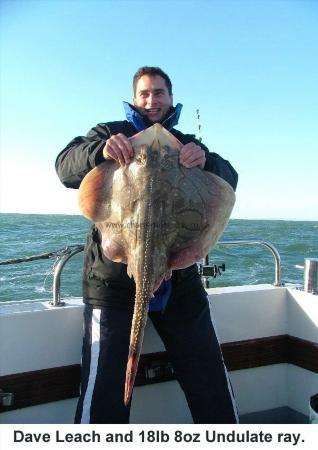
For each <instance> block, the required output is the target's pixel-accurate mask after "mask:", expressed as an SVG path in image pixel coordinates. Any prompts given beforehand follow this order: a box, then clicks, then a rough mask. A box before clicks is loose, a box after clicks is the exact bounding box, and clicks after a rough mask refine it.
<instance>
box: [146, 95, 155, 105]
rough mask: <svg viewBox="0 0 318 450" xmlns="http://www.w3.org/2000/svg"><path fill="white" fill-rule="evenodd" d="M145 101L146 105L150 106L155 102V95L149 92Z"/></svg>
mask: <svg viewBox="0 0 318 450" xmlns="http://www.w3.org/2000/svg"><path fill="white" fill-rule="evenodd" d="M147 103H148V105H150V106H152V105H154V104H155V103H156V97H155V95H154V94H152V93H150V94H149V95H148V97H147Z"/></svg>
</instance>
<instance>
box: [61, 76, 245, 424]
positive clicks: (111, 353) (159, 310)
mask: <svg viewBox="0 0 318 450" xmlns="http://www.w3.org/2000/svg"><path fill="white" fill-rule="evenodd" d="M133 86H134V97H133V103H134V106H132V105H130V104H128V103H125V104H124V106H125V110H126V116H127V120H125V121H117V122H108V123H101V124H98V125H97V126H96V127H95V128H93V129H92V130H90V131H89V133H88V134H87V136H86V137H83V136H80V137H77V138H75V139H73V140H72V141H71V142H70V143H69V144H68V145H67V146H66V148H65V149H64V150H63V151H62V152H61V153H60V154H59V155H58V157H57V160H56V170H57V173H58V175H59V177H60V180H61V181H62V183H63V184H64V185H65V186H66V187H70V188H78V187H79V185H80V183H81V181H82V179H83V178H84V176H85V175H86V174H87V173H88V172H89V171H90V170H91V169H92V168H94V167H95V166H97V165H98V164H100V163H101V162H103V161H104V160H105V159H113V160H115V161H117V162H118V163H119V164H121V165H122V166H123V165H125V164H129V163H130V161H131V160H132V158H133V149H132V146H131V144H130V141H129V140H128V138H129V137H131V136H133V135H134V134H136V133H137V132H139V131H142V130H144V129H146V128H147V127H149V126H151V125H152V124H153V123H157V122H159V123H161V124H162V125H163V126H164V127H165V128H167V129H168V130H169V131H170V132H171V133H172V134H173V135H174V136H175V137H177V138H178V139H179V141H180V142H181V143H182V144H183V147H182V149H181V150H180V164H182V165H184V166H185V167H188V168H190V167H200V168H201V169H202V170H208V171H210V172H213V173H215V174H217V175H219V176H220V177H222V178H223V179H225V180H226V181H227V182H228V183H229V184H231V186H232V187H233V188H234V189H235V188H236V184H237V174H236V172H235V170H234V169H233V168H232V166H231V165H230V163H229V162H227V161H225V160H224V159H222V158H221V157H220V156H219V155H217V154H215V153H209V151H208V149H207V148H206V147H205V146H204V145H202V144H201V143H199V142H198V141H197V140H196V139H195V138H194V136H192V135H186V134H183V133H181V132H180V131H178V130H176V129H175V128H174V126H175V125H176V124H177V123H178V118H179V115H180V112H181V107H182V105H180V104H177V105H176V107H173V97H172V84H171V81H170V78H169V77H168V76H167V75H166V74H165V73H164V72H163V71H162V70H161V69H159V68H157V67H142V68H141V69H139V70H138V71H137V73H136V74H135V76H134V80H133ZM134 296H135V283H134V281H133V280H131V279H130V278H129V277H128V275H127V270H126V265H125V264H121V263H114V262H112V261H110V260H108V259H107V258H106V257H105V256H104V255H103V252H102V249H101V237H100V234H99V231H98V230H97V228H96V227H95V226H94V225H93V226H92V227H91V229H90V231H89V234H88V237H87V243H86V248H85V261H84V274H83V299H84V303H85V310H84V324H85V333H84V339H83V356H82V382H81V395H80V399H79V402H78V406H77V411H76V417H75V422H76V423H128V422H129V413H130V404H129V405H128V406H125V405H124V401H123V399H124V384H125V374H126V364H127V358H128V348H129V337H130V328H131V319H132V314H133V305H134ZM149 317H150V318H151V320H152V322H153V324H154V326H155V328H156V330H157V331H158V333H159V335H160V337H161V339H162V340H163V342H164V345H165V347H166V349H167V352H168V354H169V357H170V360H171V362H172V365H173V368H174V371H175V374H176V377H177V379H178V381H179V383H180V385H181V387H182V389H183V391H184V393H185V396H186V399H187V402H188V405H189V408H190V411H191V414H192V417H193V421H194V422H195V423H236V422H237V413H236V407H235V403H234V400H233V394H232V390H231V387H230V383H229V379H228V376H227V372H226V368H225V366H224V363H223V358H222V354H221V350H220V346H219V343H218V340H217V338H216V335H215V331H214V328H213V325H212V322H211V317H210V312H209V305H208V300H207V295H206V293H205V291H204V289H203V286H202V283H201V280H200V277H199V274H198V270H197V267H196V265H192V266H191V267H189V268H186V269H182V270H175V271H173V274H172V277H171V279H170V280H168V281H164V282H163V283H162V285H161V286H160V288H159V289H158V290H157V291H156V293H155V297H154V298H153V299H151V301H150V306H149ZM154 407H155V405H154Z"/></svg>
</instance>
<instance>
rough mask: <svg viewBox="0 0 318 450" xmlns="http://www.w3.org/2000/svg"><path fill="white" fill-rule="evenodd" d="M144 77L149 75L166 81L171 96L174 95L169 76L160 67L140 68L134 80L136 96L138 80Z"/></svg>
mask: <svg viewBox="0 0 318 450" xmlns="http://www.w3.org/2000/svg"><path fill="white" fill-rule="evenodd" d="M143 75H149V76H151V77H154V76H156V75H159V76H160V77H161V78H163V79H164V80H165V82H166V85H167V88H168V92H169V95H172V83H171V80H170V78H169V77H168V75H167V74H166V73H165V72H164V71H163V70H161V69H160V67H149V66H144V67H140V69H138V70H137V72H136V73H135V75H134V78H133V87H134V94H136V87H137V83H138V80H139V78H141V77H142V76H143Z"/></svg>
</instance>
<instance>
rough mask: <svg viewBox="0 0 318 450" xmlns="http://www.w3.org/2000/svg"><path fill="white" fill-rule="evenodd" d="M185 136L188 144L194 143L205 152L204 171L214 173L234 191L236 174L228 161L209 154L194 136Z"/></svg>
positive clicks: (214, 154) (215, 154) (236, 179)
mask: <svg viewBox="0 0 318 450" xmlns="http://www.w3.org/2000/svg"><path fill="white" fill-rule="evenodd" d="M185 136H186V137H187V141H188V142H194V143H195V144H197V145H199V146H200V147H201V148H202V149H203V150H204V151H205V157H206V161H205V166H204V170H207V171H208V172H211V173H215V175H218V176H219V177H220V178H223V180H225V181H227V182H228V183H229V184H230V185H231V186H232V188H233V189H234V191H235V190H236V186H237V182H238V173H237V172H236V170H235V169H234V168H233V167H232V165H231V164H230V163H229V161H227V160H226V159H223V158H222V157H221V156H220V155H218V154H217V153H212V152H210V151H209V149H208V148H207V147H206V146H205V145H204V144H202V142H200V141H198V140H197V139H196V138H195V136H194V135H192V134H188V135H185ZM184 143H187V142H184Z"/></svg>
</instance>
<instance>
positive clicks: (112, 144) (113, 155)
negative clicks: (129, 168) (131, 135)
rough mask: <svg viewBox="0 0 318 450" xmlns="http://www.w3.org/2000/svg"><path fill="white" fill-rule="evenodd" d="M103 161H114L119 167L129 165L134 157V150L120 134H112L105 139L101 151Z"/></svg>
mask: <svg viewBox="0 0 318 450" xmlns="http://www.w3.org/2000/svg"><path fill="white" fill-rule="evenodd" d="M103 156H104V158H105V159H114V160H115V161H117V162H119V164H120V165H121V166H124V165H125V164H129V163H130V160H131V159H132V157H133V156H134V150H133V148H132V146H131V143H130V141H129V139H128V138H127V137H126V136H125V135H124V134H122V133H119V134H114V135H113V136H111V137H110V138H109V139H107V141H106V144H105V147H104V149H103Z"/></svg>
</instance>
